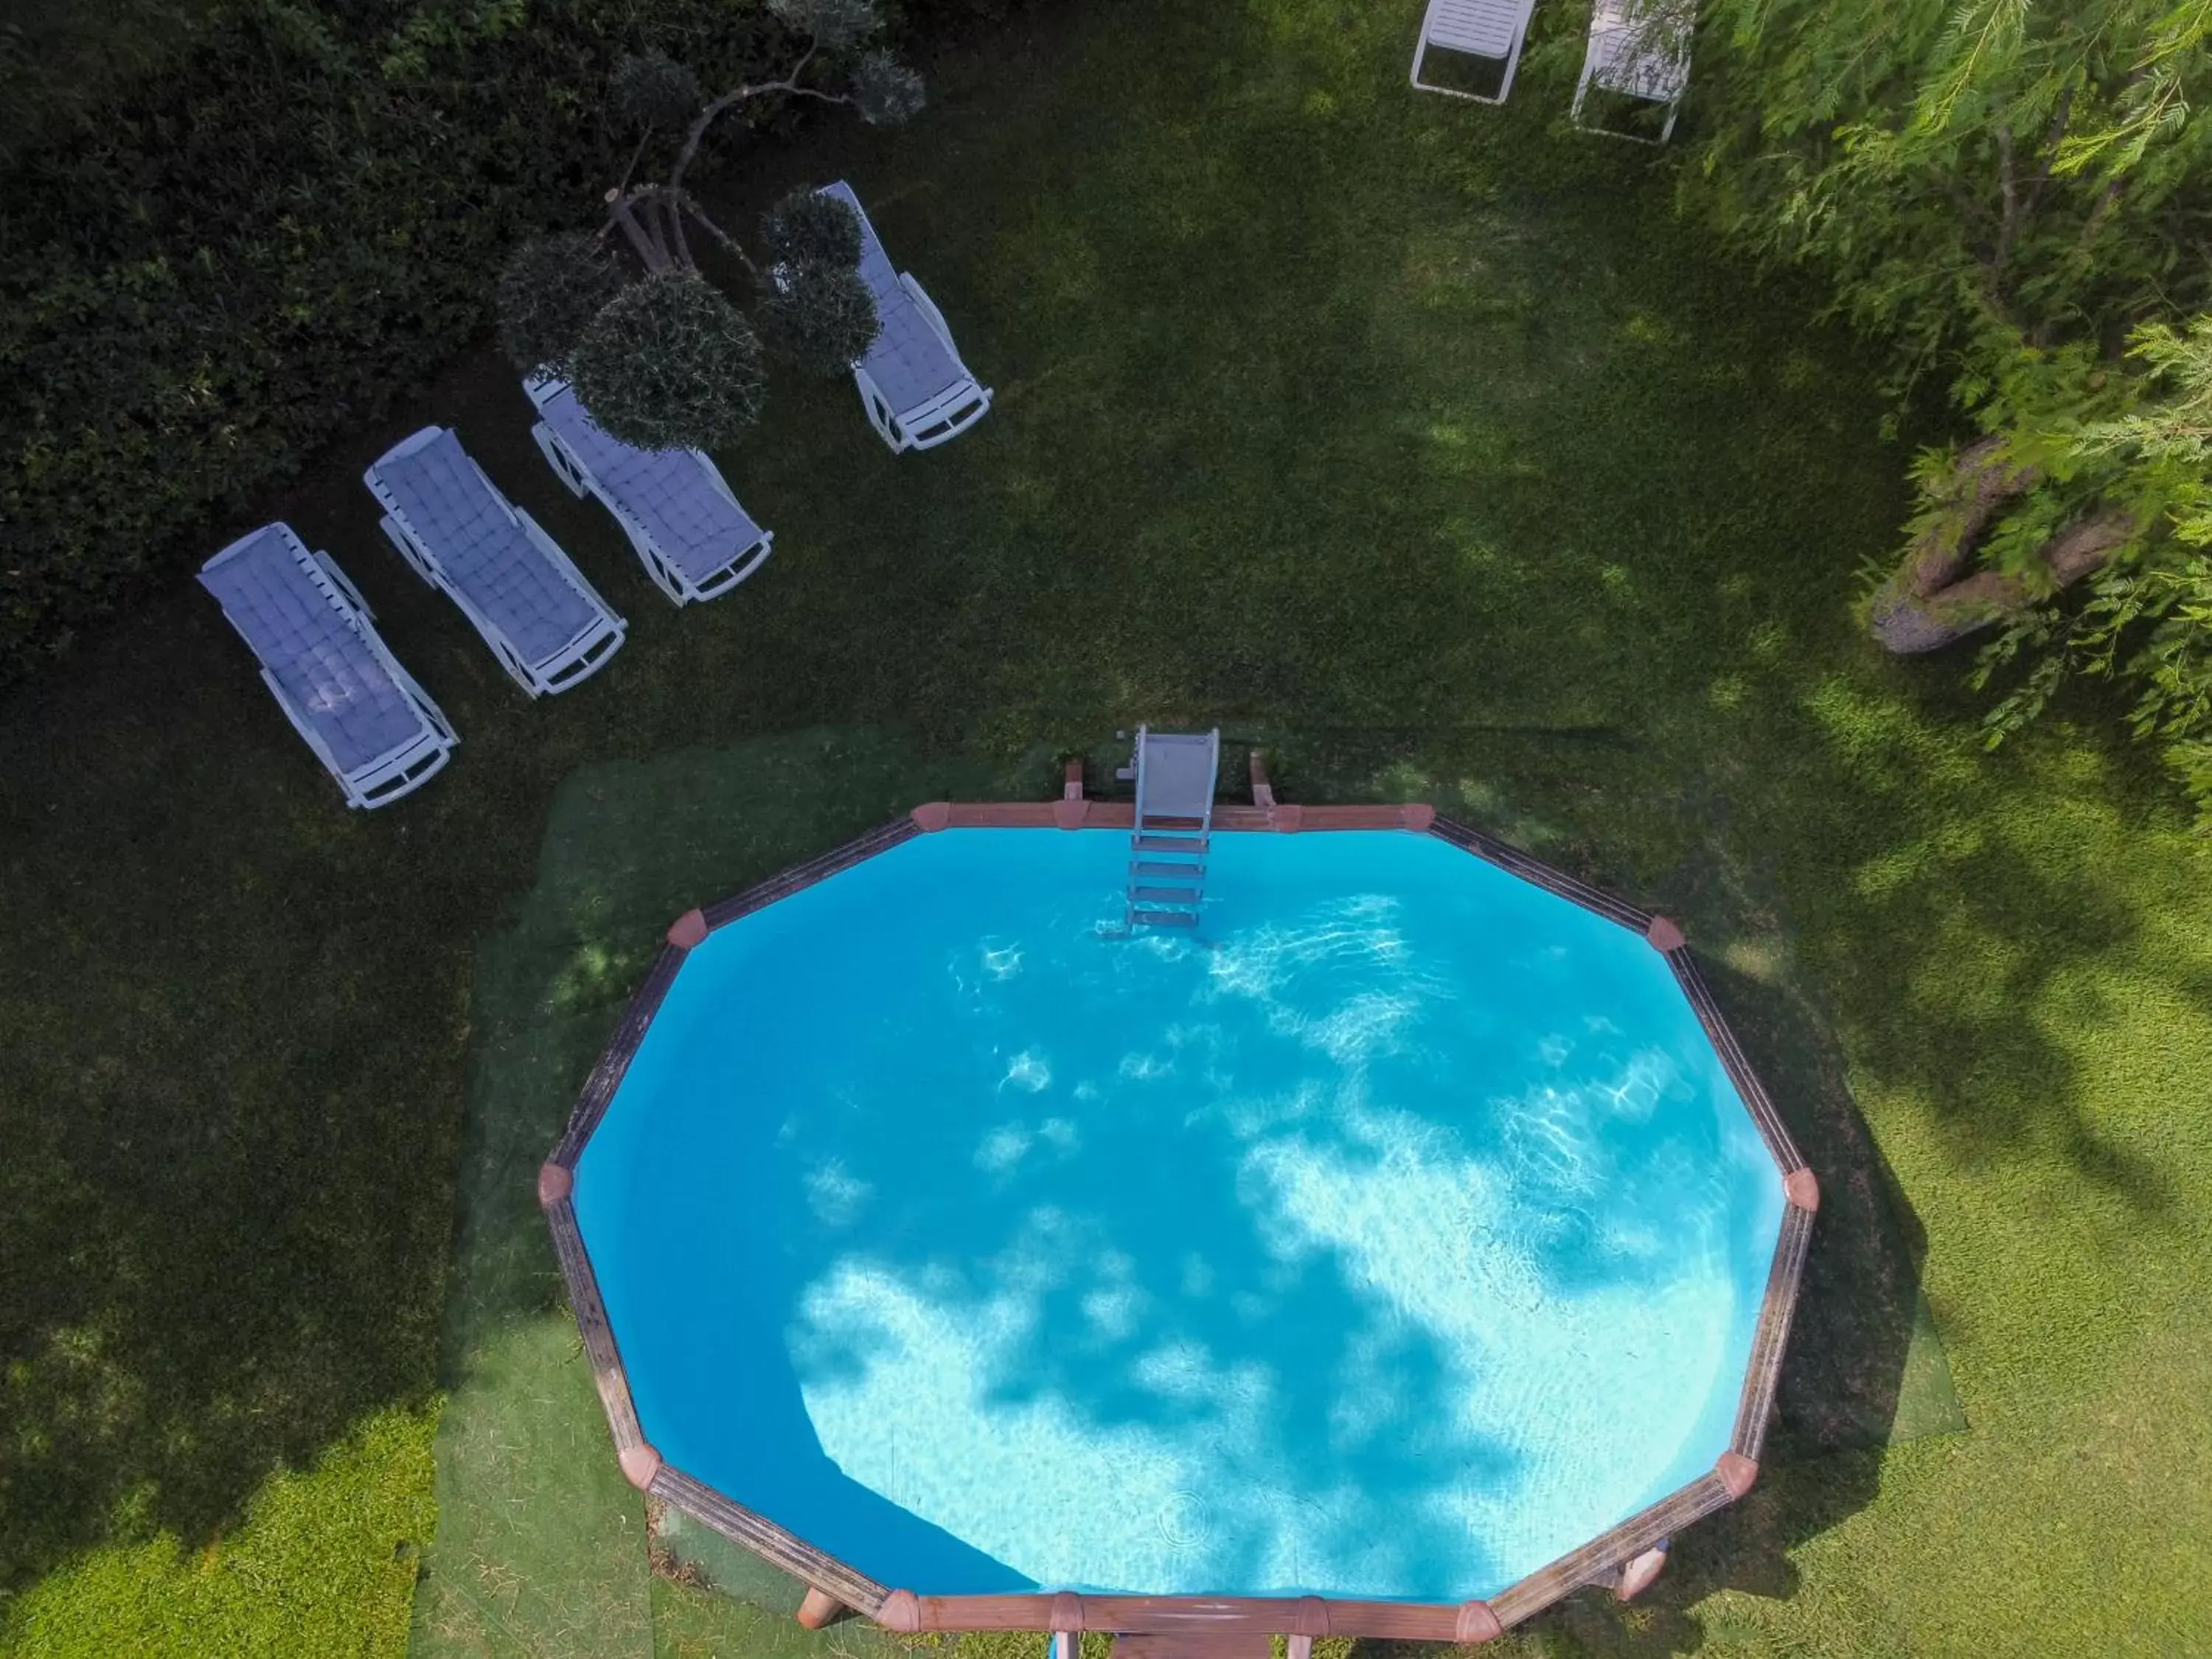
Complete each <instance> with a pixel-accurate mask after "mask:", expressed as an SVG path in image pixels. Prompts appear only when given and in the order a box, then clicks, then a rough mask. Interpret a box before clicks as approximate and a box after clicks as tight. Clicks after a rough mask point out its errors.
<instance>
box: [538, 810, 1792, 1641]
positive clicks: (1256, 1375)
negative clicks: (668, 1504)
mask: <svg viewBox="0 0 2212 1659" xmlns="http://www.w3.org/2000/svg"><path fill="white" fill-rule="evenodd" d="M1126 860H1127V841H1126V839H1125V838H1124V837H1122V836H1116V835H1112V834H1109V833H1106V832H1102V831H1085V832H1082V833H1077V834H1068V833H1063V832H1061V831H1058V830H1052V829H1044V830H1034V831H1031V830H948V831H945V832H942V833H939V834H937V835H931V836H919V837H916V838H915V839H914V840H911V841H909V842H906V843H904V844H902V845H901V846H899V847H897V848H894V849H893V850H891V851H890V852H889V853H887V854H882V855H879V856H878V857H876V858H874V859H871V860H867V861H866V862H865V863H863V864H860V865H859V866H855V867H854V868H853V869H851V870H848V871H847V872H844V873H842V874H840V875H838V876H836V877H835V878H831V879H830V880H829V881H827V882H824V883H822V884H817V885H816V886H813V887H811V888H808V889H805V890H803V891H801V892H800V893H799V894H798V895H796V896H793V897H792V898H789V899H786V900H784V901H782V902H778V903H776V904H774V905H771V906H769V908H766V909H764V910H762V911H760V912H758V913H757V914H755V915H751V916H750V917H747V918H745V919H744V921H739V922H738V923H737V924H735V925H733V926H732V927H727V928H725V929H723V930H722V931H720V932H719V933H715V934H714V935H713V936H712V937H710V938H709V939H708V940H707V942H706V943H705V944H704V945H702V946H701V947H700V948H699V949H698V950H696V951H694V952H693V953H692V955H691V957H690V960H689V962H688V963H686V965H685V967H684V970H683V972H682V973H681V974H680V975H678V978H677V981H676V982H675V985H674V987H672V988H671V992H670V994H669V995H668V998H667V1000H666V1001H665V1003H664V1005H663V1006H662V1008H661V1011H660V1012H659V1017H658V1018H656V1020H655V1021H654V1023H653V1026H652V1028H651V1030H649V1031H648V1033H647V1036H646V1039H645V1042H644V1043H643V1045H642V1046H641V1048H640V1049H639V1052H638V1054H637V1056H636V1058H635V1061H634V1063H633V1064H632V1066H631V1067H630V1070H629V1075H628V1076H627V1078H626V1079H624V1081H623V1085H622V1087H621V1089H620V1090H619V1091H618V1092H617V1096H616V1097H615V1100H614V1103H613V1104H612V1106H611V1108H610V1109H609V1111H608V1113H607V1116H606V1119H605V1122H604V1124H603V1125H602V1126H601V1127H600V1128H599V1131H598V1133H596V1134H595V1135H594V1137H593V1138H592V1141H591V1143H590V1145H589V1146H588V1147H587V1148H586V1152H585V1154H584V1157H583V1158H582V1160H581V1162H580V1165H579V1167H578V1170H577V1184H576V1209H577V1214H578V1218H579V1221H580V1225H581V1226H582V1229H583V1232H584V1237H585V1241H586V1246H587V1248H588V1249H589V1251H590V1254H591V1257H592V1264H593V1267H594V1268H595V1270H596V1272H597V1273H598V1276H599V1285H600V1289H601V1291H602V1292H603V1293H604V1295H605V1300H606V1304H607V1309H608V1313H609V1317H610V1319H611V1322H612V1324H613V1327H614V1330H615V1334H616V1338H617V1341H618V1343H619V1344H620V1346H621V1349H622V1353H623V1361H624V1364H625V1365H626V1367H627V1369H628V1371H629V1380H630V1386H631V1389H632V1392H633V1395H634V1396H635V1401H636V1405H637V1409H638V1413H639V1417H640V1419H641V1422H642V1424H643V1425H644V1429H645V1432H646V1435H647V1438H648V1439H650V1440H651V1441H652V1442H653V1443H654V1444H655V1445H656V1446H657V1447H658V1448H659V1450H660V1453H661V1455H662V1456H663V1457H665V1458H666V1459H667V1460H668V1461H669V1462H672V1463H674V1464H675V1465H676V1466H678V1468H682V1469H684V1470H685V1471H687V1472H688V1473H690V1474H693V1475H695V1476H696V1477H698V1478H699V1479H701V1480H705V1481H707V1482H708V1483H709V1484H710V1485H712V1486H715V1487H716V1488H718V1489H719V1490H720V1491H721V1492H725V1493H726V1494H727V1495H729V1496H730V1497H731V1498H734V1499H736V1500H737V1501H738V1502H739V1503H741V1504H745V1505H746V1506H747V1507H749V1508H751V1509H754V1510H758V1511H760V1512H762V1513H763V1514H765V1515H768V1516H771V1517H773V1518H774V1519H775V1520H776V1521H779V1522H781V1523H782V1524H783V1525H785V1526H786V1527H788V1528H790V1529H791V1530H793V1532H795V1533H797V1534H799V1536H801V1537H803V1538H805V1539H806V1540H807V1541H810V1542H811V1543H813V1544H815V1545H817V1546H818V1547H821V1548H823V1549H825V1550H828V1551H829V1552H830V1553H833V1554H835V1555H837V1556H840V1557H842V1558H843V1559H846V1560H848V1561H849V1562H850V1563H852V1564H853V1565H855V1566H857V1567H858V1568H860V1570H861V1571H864V1572H866V1574H868V1575H869V1576H870V1577H872V1578H875V1579H876V1580H878V1582H880V1583H884V1584H886V1585H890V1586H894V1587H905V1588H908V1589H916V1590H920V1591H922V1592H924V1593H935V1594H958V1593H963V1592H981V1591H989V1590H998V1589H1026V1588H1030V1587H1032V1586H1042V1587H1043V1588H1046V1589H1063V1588H1066V1589H1091V1590H1119V1591H1127V1592H1135V1593H1150V1594H1171V1593H1185V1594H1197V1593H1207V1592H1211V1593H1218V1594H1238V1595H1269V1594H1306V1593H1313V1594H1320V1595H1346V1596H1360V1597H1384V1598H1395V1597H1403V1598H1414V1599H1420V1600H1425V1601H1430V1600H1433V1601H1460V1600H1463V1599H1466V1598H1468V1597H1470V1596H1477V1595H1492V1594H1494V1593H1496V1592H1497V1591H1498V1590H1499V1589H1502V1588H1504V1586H1505V1585H1506V1584H1508V1583H1511V1582H1512V1581H1513V1580H1514V1579H1516V1578H1517V1577H1520V1576H1522V1574H1524V1573H1526V1572H1528V1571H1532V1570H1533V1569H1534V1568H1536V1567H1538V1566H1541V1565H1543V1564H1544V1563H1545V1562H1547V1561H1548V1560H1551V1559H1553V1558H1555V1557H1556V1556H1558V1555H1559V1554H1561V1553H1564V1552H1565V1551H1566V1550H1569V1549H1571V1548H1573V1547H1576V1546H1577V1545H1579V1544H1582V1543H1584V1542H1586V1541H1589V1539H1590V1538H1591V1537H1593V1536H1595V1534H1597V1533H1599V1532H1600V1531H1601V1530H1603V1529H1604V1528H1607V1527H1608V1526H1610V1525H1612V1524H1613V1522H1618V1521H1620V1520H1621V1519H1623V1518H1625V1517H1626V1516H1628V1515H1630V1514H1632V1513H1633V1512H1634V1511H1636V1510H1638V1509H1640V1508H1642V1507H1644V1505H1646V1504H1650V1502H1652V1501H1654V1500H1655V1499H1656V1498H1659V1497H1661V1496H1663V1495H1664V1494H1665V1493H1667V1492H1669V1491H1671V1490H1673V1489H1674V1488H1675V1487H1677V1486H1680V1485H1682V1484H1683V1483H1684V1482H1686V1481H1687V1480H1691V1479H1692V1478H1694V1477H1695V1476H1696V1475H1697V1474H1699V1473H1701V1472H1703V1471H1704V1470H1706V1469H1709V1468H1711V1467H1712V1465H1713V1462H1714V1461H1715V1460H1716V1459H1717V1457H1718V1456H1719V1455H1720V1454H1721V1453H1722V1452H1723V1450H1725V1449H1727V1445H1728V1440H1729V1432H1730V1430H1731V1427H1732V1425H1733V1419H1734V1416H1735V1408H1736V1400H1737V1395H1738V1391H1739V1389H1740V1388H1741V1382H1742V1376H1743V1371H1744V1367H1745V1364H1746V1362H1747V1356H1748V1354H1749V1351H1750V1344H1751V1337H1752V1330H1753V1323H1754V1322H1755V1320H1756V1318H1757V1315H1758V1310H1759V1298H1760V1296H1761V1294H1762V1292H1763V1291H1764V1288H1765V1279H1766V1273H1767V1268H1768V1265H1769V1262H1770V1260H1771V1255H1772V1252H1773V1249H1774V1244H1775V1240H1776V1237H1777V1235H1778V1229H1779V1226H1780V1221H1781V1214H1782V1205H1783V1199H1782V1191H1781V1183H1780V1179H1779V1176H1778V1175H1777V1174H1776V1172H1775V1170H1774V1166H1773V1164H1772V1163H1771V1161H1770V1159H1769V1158H1768V1157H1767V1155H1766V1153H1765V1150H1764V1148H1763V1146H1761V1144H1760V1141H1759V1136H1758V1133H1757V1131H1756V1129H1755V1128H1754V1127H1753V1124H1752V1121H1751V1120H1750V1118H1749V1116H1748V1115H1747V1113H1746V1112H1745V1110H1744V1109H1743V1106H1742V1103H1741V1101H1740V1100H1739V1098H1738V1097H1737V1096H1736V1093H1735V1090H1734V1088H1733V1086H1732V1085H1730V1083H1729V1080H1728V1078H1727V1076H1726V1074H1725V1073H1724V1072H1723V1069H1722V1067H1721V1066H1720V1063H1719V1061H1718V1060H1717V1058H1716V1056H1715V1055H1714V1054H1713V1052H1712V1050H1711V1048H1710V1047H1709V1046H1708V1044H1707V1042H1706V1041H1705V1036H1704V1034H1703V1032H1702V1031H1701V1030H1700V1029H1699V1024H1698V1022H1697V1019H1696V1018H1695V1016H1694V1015H1693V1013H1692V1011H1691V1009H1690V1007H1689V1006H1688V1005H1687V1003H1686V1002H1685V1001H1684V1000H1682V997H1681V995H1680V993H1679V991H1678V990H1677V989H1676V987H1675V986H1674V981H1673V978H1672V976H1671V975H1670V974H1669V973H1668V969H1667V967H1666V964H1665V963H1664V962H1663V960H1662V958H1661V957H1660V956H1659V955H1658V954H1657V952H1656V951H1653V950H1651V949H1650V946H1648V945H1645V944H1644V942H1643V941H1642V940H1641V939H1638V938H1637V937H1636V936H1635V935H1633V934H1632V933H1628V932H1626V930H1624V929H1622V928H1620V927H1616V926H1614V925H1613V924H1612V923H1610V922H1607V921H1602V920H1601V919H1600V918H1598V917H1595V916H1593V915H1589V914H1588V913H1587V912H1584V911H1583V910H1580V909H1578V908H1576V907H1574V906H1572V905H1571V904H1568V903H1566V902H1564V901H1562V900H1559V899H1556V898H1553V896H1550V895H1548V894H1546V893H1544V892H1542V891H1541V890H1538V889H1536V888H1534V887H1531V886H1529V885H1528V884H1525V883H1522V882H1521V881H1519V880H1517V879H1516V878H1512V877H1510V876H1508V875H1506V874H1504V873H1503V872H1499V871H1498V870H1496V869H1493V868H1492V866H1488V865H1486V864H1485V863H1483V862H1482V861H1480V860H1477V859H1475V858H1474V857H1471V856H1470V855H1468V854H1465V853H1462V852H1460V851H1459V850H1457V849H1456V848H1451V847H1449V846H1447V845H1446V844H1444V843H1443V842H1438V841H1436V840H1433V839H1431V838H1429V837H1425V836H1409V835H1404V834H1393V833H1383V832H1377V833H1374V834H1327V835H1310V836H1267V835H1222V836H1216V837H1215V839H1214V855H1213V860H1212V875H1211V877H1210V879H1209V883H1208V893H1209V902H1208V907H1207V912H1206V925H1205V927H1204V929H1203V937H1202V938H1201V939H1196V940H1194V939H1190V938H1188V937H1187V936H1182V935H1177V936H1174V937H1168V938H1160V937H1139V938H1137V939H1113V938H1107V937H1102V936H1101V932H1100V929H1101V926H1102V924H1107V925H1111V924H1117V923H1118V922H1119V921H1120V918H1121V880H1122V872H1123V866H1124V865H1125V863H1126Z"/></svg>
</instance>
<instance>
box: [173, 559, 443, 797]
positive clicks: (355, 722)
mask: <svg viewBox="0 0 2212 1659" xmlns="http://www.w3.org/2000/svg"><path fill="white" fill-rule="evenodd" d="M200 585H201V586H204V587H205V588H206V589H207V591H208V592H210V593H212V594H214V595H215V597H216V602H217V603H219V604H220V605H222V610H223V614H224V615H225V616H227V617H229V618H230V621H231V625H232V626H233V627H234V628H236V629H238V631H239V633H240V635H243V636H244V638H245V640H246V643H247V644H249V645H250V646H252V648H253V654H254V655H255V656H257V657H258V658H260V659H261V662H262V665H263V666H264V667H265V668H267V669H268V671H269V672H270V677H271V678H274V679H275V680H276V684H278V685H280V686H281V687H283V691H284V695H285V696H286V697H287V698H289V700H290V702H291V704H292V707H293V708H295V709H296V710H298V711H299V714H300V715H301V718H302V719H303V720H307V722H308V724H310V725H311V726H313V727H314V728H315V732H316V735H317V736H318V737H319V738H322V740H323V743H324V744H325V747H327V748H328V749H329V750H330V753H331V759H332V760H333V761H335V762H336V763H337V766H338V768H339V769H340V770H342V771H343V772H347V773H352V772H356V771H359V770H360V769H362V768H363V767H365V766H367V765H368V763H370V762H372V761H374V760H376V759H378V758H379V757H382V756H385V755H388V754H390V753H391V752H392V750H395V749H398V748H399V747H400V746H401V745H403V744H408V743H411V742H413V741H414V740H415V739H416V737H418V736H419V735H420V734H421V732H422V711H421V710H419V709H418V708H416V706H415V704H414V702H412V701H411V700H410V698H409V697H408V696H407V694H406V693H405V692H404V691H403V690H400V688H399V686H398V684H396V683H395V682H394V681H393V679H392V676H391V674H390V673H389V672H388V671H386V668H385V665H384V663H383V660H382V659H380V657H378V655H377V653H375V652H374V650H372V649H371V648H370V647H369V644H368V640H367V639H366V638H365V637H364V636H363V635H362V631H361V628H360V627H357V626H356V623H355V622H354V619H353V615H354V613H353V611H352V608H351V607H350V606H349V605H347V604H346V602H345V601H344V600H343V599H341V598H340V597H339V596H338V594H337V592H336V591H335V589H334V588H333V587H332V586H331V580H330V578H329V577H328V576H326V575H325V574H323V572H322V571H321V569H320V568H318V567H317V566H316V564H315V562H314V561H313V557H312V556H310V555H309V554H308V552H307V548H306V547H305V546H304V545H303V544H301V541H300V538H298V537H297V536H295V535H294V534H293V533H292V532H291V530H290V528H289V526H284V525H282V524H272V525H267V526H263V528H261V529H260V530H258V531H256V532H254V533H253V534H252V536H250V537H248V538H246V539H245V540H244V541H241V542H239V543H236V544H234V545H233V546H231V547H229V548H228V549H226V550H224V551H222V553H219V554H217V555H216V556H215V557H214V558H212V559H210V560H209V561H208V562H207V565H206V566H205V568H203V569H202V570H201V572H200ZM365 625H366V624H362V626H365Z"/></svg>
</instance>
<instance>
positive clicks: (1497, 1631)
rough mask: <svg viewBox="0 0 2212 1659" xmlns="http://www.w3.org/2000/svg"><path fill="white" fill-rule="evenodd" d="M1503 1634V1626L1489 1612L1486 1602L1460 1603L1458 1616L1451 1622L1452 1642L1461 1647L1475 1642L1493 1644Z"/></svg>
mask: <svg viewBox="0 0 2212 1659" xmlns="http://www.w3.org/2000/svg"><path fill="white" fill-rule="evenodd" d="M1504 1634H1505V1626H1504V1625H1502V1624H1500V1623H1499V1622H1498V1615H1497V1614H1496V1613H1492V1611H1491V1610H1490V1603H1489V1602H1487V1601H1462V1602H1461V1603H1460V1604H1459V1613H1458V1615H1457V1616H1456V1617H1455V1619H1454V1620H1452V1640H1453V1641H1455V1642H1456V1643H1458V1644H1460V1645H1461V1646H1462V1647H1468V1646H1471V1645H1473V1644H1474V1643H1477V1642H1494V1641H1496V1640H1497V1639H1498V1638H1499V1637H1501V1636H1503V1635H1504Z"/></svg>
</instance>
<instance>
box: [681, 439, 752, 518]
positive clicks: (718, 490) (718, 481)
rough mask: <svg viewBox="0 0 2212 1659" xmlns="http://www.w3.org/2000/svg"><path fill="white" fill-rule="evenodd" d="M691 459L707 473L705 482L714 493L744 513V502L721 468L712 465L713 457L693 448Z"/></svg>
mask: <svg viewBox="0 0 2212 1659" xmlns="http://www.w3.org/2000/svg"><path fill="white" fill-rule="evenodd" d="M691 459H693V460H695V461H696V462H698V463H699V470H700V471H702V472H703V473H705V474H706V475H707V482H708V483H709V484H711V485H712V486H713V487H714V493H715V494H716V495H720V497H721V498H722V499H723V500H724V501H727V502H728V503H729V504H730V505H731V506H732V507H736V508H737V509H738V512H740V513H744V511H745V507H744V502H743V501H739V500H738V495H737V492H736V491H735V490H733V489H731V488H730V481H729V480H728V479H727V478H725V477H723V476H722V469H721V468H720V467H719V466H716V465H714V457H713V456H711V455H709V454H708V453H707V452H706V451H705V450H703V449H695V450H693V451H692V452H691ZM745 516H746V517H747V518H750V517H751V516H752V515H751V514H750V513H745Z"/></svg>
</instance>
